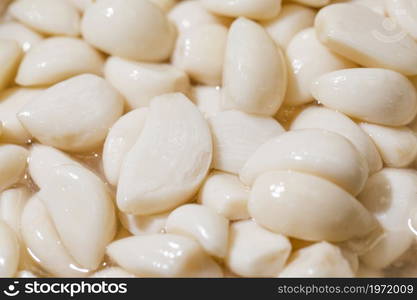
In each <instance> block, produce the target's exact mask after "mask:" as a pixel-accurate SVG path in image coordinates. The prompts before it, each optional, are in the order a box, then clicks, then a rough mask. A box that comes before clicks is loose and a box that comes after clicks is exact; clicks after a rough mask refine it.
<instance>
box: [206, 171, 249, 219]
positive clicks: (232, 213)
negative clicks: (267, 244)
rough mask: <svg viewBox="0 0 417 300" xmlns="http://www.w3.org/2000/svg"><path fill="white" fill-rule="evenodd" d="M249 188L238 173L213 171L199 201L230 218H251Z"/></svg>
mask: <svg viewBox="0 0 417 300" xmlns="http://www.w3.org/2000/svg"><path fill="white" fill-rule="evenodd" d="M248 199H249V188H248V187H246V186H245V185H243V184H242V182H240V181H239V178H238V177H237V176H236V175H232V174H228V173H223V172H217V171H214V172H212V173H211V174H210V175H209V176H208V177H207V179H206V181H205V182H204V184H203V186H202V187H201V189H200V192H199V194H198V202H199V203H201V204H202V205H204V206H207V207H210V208H212V209H213V210H214V211H216V212H217V213H218V214H221V215H223V216H224V217H226V218H227V219H229V220H233V221H234V220H241V219H249V218H250V216H249V213H248V209H247V202H248Z"/></svg>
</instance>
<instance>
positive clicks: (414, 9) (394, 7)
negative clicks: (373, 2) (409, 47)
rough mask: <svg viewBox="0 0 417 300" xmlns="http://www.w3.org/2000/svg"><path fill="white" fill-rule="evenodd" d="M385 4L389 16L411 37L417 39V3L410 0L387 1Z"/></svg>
mask: <svg viewBox="0 0 417 300" xmlns="http://www.w3.org/2000/svg"><path fill="white" fill-rule="evenodd" d="M385 3H386V6H387V12H388V15H389V16H391V17H393V18H394V19H395V21H396V22H397V23H398V24H399V25H400V26H401V27H402V28H403V29H404V30H406V31H407V32H408V34H409V35H410V36H412V37H413V38H414V39H417V3H416V2H415V1H408V0H387V1H385Z"/></svg>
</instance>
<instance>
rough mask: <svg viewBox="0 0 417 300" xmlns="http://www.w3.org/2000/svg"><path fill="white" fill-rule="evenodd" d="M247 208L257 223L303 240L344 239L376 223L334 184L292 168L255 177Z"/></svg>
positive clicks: (356, 202)
mask: <svg viewBox="0 0 417 300" xmlns="http://www.w3.org/2000/svg"><path fill="white" fill-rule="evenodd" d="M248 209H249V214H250V215H251V216H252V217H253V218H254V219H255V220H256V222H257V223H258V224H260V225H262V226H265V227H266V228H268V229H270V230H272V231H274V232H279V233H282V234H285V235H287V236H290V237H294V238H298V239H302V240H307V241H321V240H326V241H335V242H337V241H344V240H348V239H351V238H354V237H360V236H364V235H366V234H367V233H369V232H370V231H372V230H373V229H374V228H375V227H376V225H377V224H376V222H375V220H374V218H373V216H372V215H371V214H370V213H369V212H368V211H367V210H366V209H365V208H364V207H363V206H362V205H361V204H360V203H359V202H358V201H357V200H356V199H355V198H353V197H352V196H351V195H350V194H348V193H347V192H345V191H344V190H342V189H341V188H339V187H338V186H337V185H335V184H333V183H331V182H330V181H327V180H325V179H322V178H320V177H316V176H312V175H308V174H305V173H299V172H295V171H275V172H269V173H264V174H263V175H261V176H260V177H258V179H256V181H255V183H254V185H253V187H252V191H251V194H250V198H249V203H248Z"/></svg>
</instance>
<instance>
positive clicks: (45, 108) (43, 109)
mask: <svg viewBox="0 0 417 300" xmlns="http://www.w3.org/2000/svg"><path fill="white" fill-rule="evenodd" d="M122 111H123V100H122V97H121V96H120V95H119V94H118V93H117V92H116V91H115V90H114V89H113V87H111V86H110V84H109V83H107V82H106V81H105V80H104V79H102V78H101V77H98V76H96V75H92V74H84V75H79V76H76V77H72V78H70V79H68V80H65V81H61V82H60V83H58V84H56V85H54V86H52V87H50V88H48V89H46V90H45V91H44V92H43V93H42V94H40V95H39V96H38V97H36V98H35V99H32V101H31V102H30V103H28V104H27V105H25V106H24V107H23V109H22V110H21V111H20V112H19V114H18V118H19V120H20V122H22V124H23V126H24V127H25V128H26V129H27V130H28V131H29V132H30V133H31V134H32V135H33V136H34V137H35V138H36V139H37V140H39V141H40V142H41V143H43V144H46V145H50V146H54V147H57V148H60V149H62V150H66V151H71V152H86V151H89V150H94V149H95V148H96V147H98V146H100V145H101V144H102V143H103V141H104V139H105V137H106V135H107V132H108V130H109V128H110V127H111V126H112V125H113V123H114V122H115V121H116V120H117V119H118V118H119V117H120V116H121V115H122Z"/></svg>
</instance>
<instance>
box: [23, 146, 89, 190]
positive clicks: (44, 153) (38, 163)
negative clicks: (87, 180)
mask: <svg viewBox="0 0 417 300" xmlns="http://www.w3.org/2000/svg"><path fill="white" fill-rule="evenodd" d="M63 165H72V166H81V164H80V163H79V162H77V161H75V160H74V159H72V158H70V157H69V156H68V155H67V154H65V153H63V152H61V151H59V150H57V149H55V148H53V147H49V146H45V145H40V144H34V145H32V147H31V148H30V152H29V159H28V170H29V175H30V177H31V178H32V180H33V181H34V182H35V183H36V185H37V186H38V187H39V188H41V189H42V188H46V187H47V186H48V184H49V182H48V178H49V177H50V176H51V174H52V173H53V172H54V169H55V168H56V167H58V166H63Z"/></svg>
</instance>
